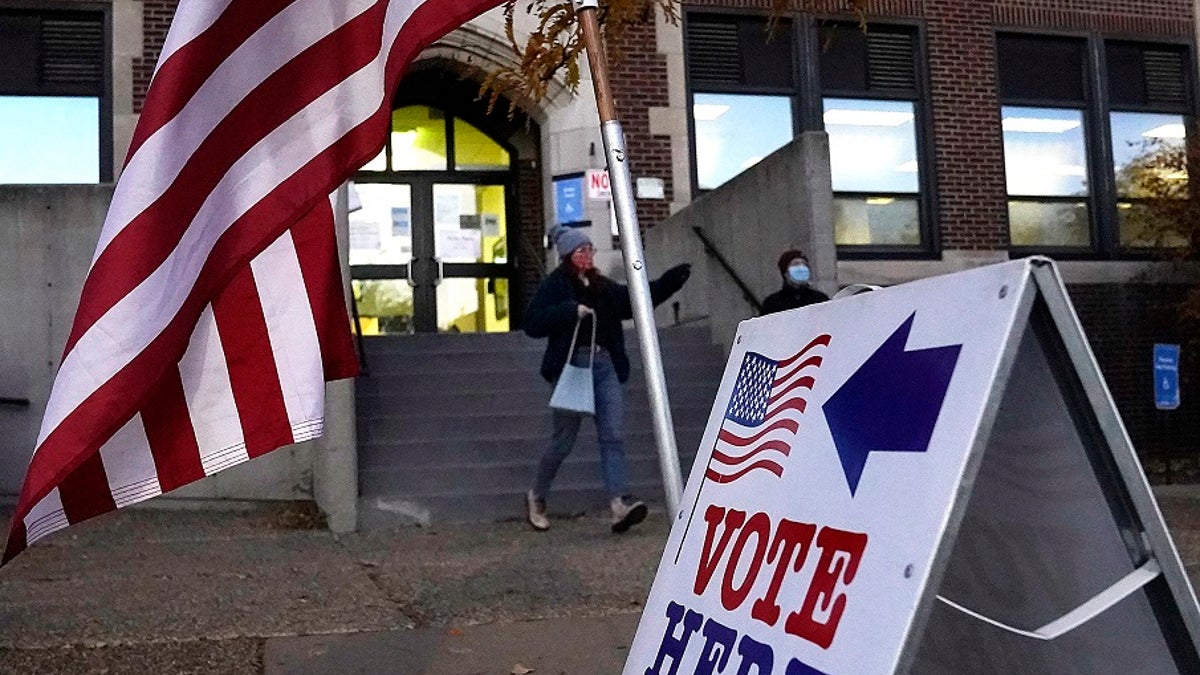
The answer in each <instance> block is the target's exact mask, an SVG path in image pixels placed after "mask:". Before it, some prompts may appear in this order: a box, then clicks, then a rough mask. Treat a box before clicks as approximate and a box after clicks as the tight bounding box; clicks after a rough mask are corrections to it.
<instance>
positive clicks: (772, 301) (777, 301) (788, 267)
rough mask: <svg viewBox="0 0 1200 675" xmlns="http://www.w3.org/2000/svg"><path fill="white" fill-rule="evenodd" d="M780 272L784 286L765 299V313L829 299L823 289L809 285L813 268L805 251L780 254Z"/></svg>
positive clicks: (763, 311) (763, 309)
mask: <svg viewBox="0 0 1200 675" xmlns="http://www.w3.org/2000/svg"><path fill="white" fill-rule="evenodd" d="M779 274H780V276H782V277H783V288H781V289H779V290H778V291H775V292H774V293H772V294H770V295H768V296H767V299H766V300H763V307H762V313H763V315H764V316H765V315H767V314H774V313H775V312H782V311H784V310H788V309H796V308H797V307H804V306H805V305H812V304H816V303H818V302H825V301H826V300H828V299H829V296H828V295H825V294H824V293H822V292H821V291H818V290H817V289H815V288H813V287H811V286H809V282H810V281H811V280H812V268H810V267H809V266H808V258H805V257H804V252H803V251H798V250H796V249H791V250H788V251H784V252H783V255H781V256H779Z"/></svg>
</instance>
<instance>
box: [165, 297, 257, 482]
mask: <svg viewBox="0 0 1200 675" xmlns="http://www.w3.org/2000/svg"><path fill="white" fill-rule="evenodd" d="M179 377H180V379H181V380H182V381H183V396H184V400H186V401H187V408H188V417H190V418H191V420H192V428H193V429H195V431H196V445H197V446H198V447H199V448H200V464H201V466H203V467H204V474H205V475H206V476H211V475H212V474H214V473H216V471H218V470H219V469H218V468H214V467H221V466H223V465H224V463H225V461H226V460H227V459H229V458H230V457H237V458H238V460H237V461H245V460H246V459H249V458H250V457H249V455H247V454H246V444H245V438H244V436H243V435H242V421H241V417H240V416H239V415H238V410H237V403H236V402H235V401H234V400H233V390H232V389H231V387H230V384H229V368H228V366H227V365H226V363H225V350H224V349H223V348H222V347H221V337H220V334H219V333H218V332H217V321H216V317H215V316H214V315H213V311H212V307H211V306H210V307H206V308H205V309H204V313H203V314H201V315H200V322H199V323H197V324H196V331H195V332H194V333H193V334H192V339H191V342H189V343H188V348H187V352H186V353H185V354H184V355H183V360H181V361H180V362H179Z"/></svg>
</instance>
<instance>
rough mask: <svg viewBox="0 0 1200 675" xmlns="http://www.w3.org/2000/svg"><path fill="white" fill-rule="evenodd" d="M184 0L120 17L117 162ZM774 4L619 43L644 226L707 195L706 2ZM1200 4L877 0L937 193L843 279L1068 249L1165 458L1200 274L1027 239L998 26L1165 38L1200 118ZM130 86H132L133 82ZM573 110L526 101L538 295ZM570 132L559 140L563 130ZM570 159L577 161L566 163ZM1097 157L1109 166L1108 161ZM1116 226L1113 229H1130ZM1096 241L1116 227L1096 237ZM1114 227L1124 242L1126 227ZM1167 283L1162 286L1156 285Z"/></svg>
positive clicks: (530, 275) (1180, 413)
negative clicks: (1164, 360) (905, 33)
mask: <svg viewBox="0 0 1200 675" xmlns="http://www.w3.org/2000/svg"><path fill="white" fill-rule="evenodd" d="M176 2H177V0H142V1H141V2H137V3H134V2H117V3H114V4H113V7H114V11H115V12H116V13H117V14H118V17H117V20H116V21H114V25H115V26H116V28H115V29H114V30H121V29H122V28H126V29H128V28H131V25H130V24H131V23H132V22H133V21H135V20H136V22H137V25H136V29H137V30H136V31H133V30H128V31H127V34H125V35H122V36H120V38H121V39H119V40H116V42H117V43H118V48H117V49H116V50H115V52H116V53H115V56H114V63H117V66H118V67H117V70H121V69H122V68H123V67H124V66H123V65H122V64H121V63H120V62H119V59H118V58H117V57H119V58H121V59H123V58H127V59H128V63H127V66H128V71H127V72H125V73H118V76H116V77H115V78H114V81H115V86H116V88H117V89H118V90H117V91H115V92H114V94H113V96H114V98H115V99H116V101H117V103H116V105H115V116H116V117H117V118H118V119H117V129H116V131H115V132H114V135H115V137H116V138H115V140H114V142H113V146H114V155H115V156H116V163H117V164H119V163H120V159H121V157H123V149H122V143H123V142H127V138H128V137H129V136H130V135H131V134H132V120H134V119H135V118H136V117H135V116H136V114H137V113H138V112H140V110H141V106H142V102H143V100H144V97H145V93H146V90H147V88H148V86H149V82H150V78H151V74H152V72H153V69H154V65H155V63H156V61H157V59H158V54H159V51H160V50H161V47H162V43H163V41H164V39H165V37H166V33H167V30H168V28H169V26H170V22H171V19H172V17H173V14H174V10H175V6H176ZM770 4H771V3H770V2H768V0H694V1H691V2H686V3H684V4H683V6H682V8H681V9H682V11H683V17H684V18H683V20H682V24H681V25H678V26H673V25H669V24H667V23H664V22H662V21H659V22H658V23H656V24H653V25H645V26H641V27H637V28H635V29H633V30H631V31H630V32H629V33H628V34H627V35H626V37H625V39H624V41H623V42H622V43H621V44H615V45H613V46H612V50H611V51H612V52H613V53H614V54H619V57H618V58H617V59H616V60H615V62H614V63H613V67H612V84H613V88H614V96H615V99H616V102H617V106H618V110H619V115H620V119H621V121H622V124H623V126H624V130H625V134H626V137H627V141H628V149H629V157H630V162H631V173H632V174H633V176H634V177H643V176H645V177H656V178H660V179H662V180H663V183H664V186H665V195H664V198H662V199H644V200H639V202H638V215H639V219H640V221H641V225H642V226H643V227H644V228H649V227H654V226H655V225H657V224H659V223H661V222H663V221H664V220H666V219H667V218H669V217H670V215H671V214H672V213H673V212H675V211H677V210H678V209H680V208H683V207H684V206H686V205H687V204H689V203H690V202H691V201H692V200H693V199H694V198H695V197H697V196H698V195H699V194H700V190H699V188H698V185H697V183H696V167H695V162H696V152H697V150H696V148H695V143H694V141H693V138H692V136H691V134H692V133H693V132H694V121H693V120H692V118H691V112H690V111H691V109H692V102H691V101H690V100H689V96H691V95H692V93H693V92H694V91H695V90H696V88H695V87H694V84H695V83H694V82H692V81H691V80H689V71H688V65H687V57H688V54H687V47H686V44H685V42H686V41H685V37H684V36H685V33H686V32H687V30H688V25H689V21H690V20H691V19H690V17H693V16H695V15H697V14H705V15H710V16H730V17H737V16H746V17H756V18H759V19H761V18H763V17H765V16H766V15H767V14H768V13H769V7H770ZM118 6H119V7H118ZM844 7H845V4H844V3H843V2H840V1H838V0H811V1H809V2H804V1H797V2H795V3H794V8H795V10H794V12H793V13H792V14H790V16H789V17H788V18H790V19H791V21H792V23H793V24H794V25H797V26H799V25H801V24H805V25H808V26H810V27H812V28H811V30H812V32H813V34H815V33H816V31H818V30H820V29H821V28H822V27H823V26H826V25H829V24H837V23H839V22H841V23H843V24H847V25H853V24H856V23H857V22H858V20H859V17H858V16H857V15H855V14H852V13H847V12H845V11H844ZM1195 11H1196V10H1195V5H1194V4H1193V2H1192V1H1191V0H988V1H984V2H970V1H966V0H870V1H869V2H868V3H867V5H866V14H865V19H866V23H867V28H868V33H869V32H870V31H871V30H873V29H875V28H877V27H880V26H888V25H898V26H901V27H903V28H905V29H906V30H910V31H912V34H913V35H914V36H916V37H915V38H914V42H913V45H914V46H913V54H914V59H915V68H916V74H917V78H916V81H915V82H916V83H915V84H914V85H912V87H913V90H914V91H915V92H916V93H914V94H913V95H911V96H909V98H907V99H905V98H904V97H903V96H901V97H900V100H911V101H912V102H913V105H914V106H915V107H914V109H915V110H916V111H917V113H916V114H917V117H918V121H919V122H920V123H921V124H923V125H924V126H921V127H920V131H919V132H918V133H919V134H923V137H922V138H921V145H922V146H923V147H924V149H925V151H926V152H927V155H926V156H925V157H924V159H927V160H928V161H924V162H923V163H922V169H921V176H922V181H923V182H922V184H921V187H920V200H921V202H922V207H921V208H922V209H923V211H922V216H921V217H922V227H923V228H925V229H923V230H922V235H921V236H922V239H921V245H920V246H919V247H912V248H910V249H904V248H903V247H900V248H896V249H895V250H890V249H887V247H884V250H876V249H870V250H858V249H855V247H853V246H849V247H842V248H841V249H839V265H838V275H839V281H840V282H841V283H843V284H845V283H853V282H857V281H868V282H876V283H882V282H887V283H894V282H899V281H905V280H908V279H913V278H918V277H921V276H926V275H929V274H935V273H939V272H943V271H951V270H953V269H956V268H959V267H961V266H963V265H964V264H979V263H986V262H994V261H998V260H1003V259H1007V258H1008V257H1009V256H1010V255H1025V254H1028V253H1039V252H1044V253H1047V254H1051V255H1055V256H1056V257H1060V258H1064V259H1066V260H1067V261H1068V262H1065V263H1064V265H1063V269H1064V272H1065V274H1066V277H1067V280H1068V283H1069V287H1070V290H1071V293H1072V295H1073V297H1074V299H1075V301H1076V304H1077V306H1078V311H1079V313H1080V316H1081V318H1082V319H1083V321H1084V324H1085V328H1086V329H1087V331H1088V334H1089V337H1090V339H1091V342H1092V346H1093V348H1094V350H1095V351H1096V354H1097V357H1098V359H1099V361H1100V363H1101V366H1102V368H1103V370H1104V372H1105V373H1106V376H1107V377H1108V380H1109V384H1110V387H1111V388H1112V390H1113V392H1114V396H1115V398H1116V400H1117V402H1118V404H1119V407H1120V408H1121V411H1122V414H1123V416H1124V418H1125V420H1126V422H1127V424H1128V426H1129V429H1130V432H1131V434H1132V435H1133V436H1134V440H1135V445H1137V446H1138V447H1139V448H1140V449H1141V451H1142V452H1143V453H1144V454H1145V455H1147V457H1150V456H1152V455H1153V456H1157V455H1167V454H1171V453H1175V455H1176V456H1183V455H1186V454H1189V453H1190V454H1194V453H1197V452H1200V405H1198V400H1197V399H1198V397H1197V396H1196V395H1193V394H1192V392H1193V391H1194V390H1193V387H1195V386H1197V385H1200V373H1198V370H1200V361H1198V360H1197V358H1196V354H1195V353H1196V351H1197V349H1200V345H1189V344H1188V343H1189V340H1192V339H1193V338H1194V336H1190V335H1185V334H1183V333H1182V329H1181V328H1180V326H1179V324H1178V322H1177V321H1176V317H1175V312H1174V307H1175V304H1174V303H1175V300H1176V299H1177V298H1180V297H1182V294H1183V292H1184V289H1185V288H1186V283H1194V280H1192V279H1190V278H1189V277H1188V276H1187V275H1183V276H1180V275H1179V274H1175V273H1173V272H1169V271H1168V272H1163V270H1162V268H1161V267H1156V265H1155V263H1152V262H1149V260H1150V256H1149V255H1148V254H1146V253H1145V252H1144V251H1143V252H1138V251H1134V252H1132V254H1131V252H1130V251H1127V250H1124V249H1122V248H1121V247H1120V245H1119V243H1118V245H1113V244H1108V245H1100V246H1097V247H1095V250H1080V251H1074V252H1070V251H1068V252H1066V253H1063V251H1061V250H1057V249H1048V250H1046V251H1039V250H1037V247H1028V246H1026V247H1023V248H1021V249H1020V250H1019V251H1016V252H1013V251H1012V249H1013V244H1012V238H1011V233H1010V223H1009V219H1010V210H1009V209H1010V206H1009V203H1010V199H1011V195H1010V194H1009V190H1008V188H1007V186H1006V173H1005V162H1006V159H1005V137H1004V130H1003V129H1002V125H1001V113H1000V111H1001V109H1002V107H1003V106H1004V105H1007V103H1006V102H1005V100H1004V96H1003V94H1002V91H1001V90H1002V89H1003V87H1002V86H1001V73H1000V70H1001V68H1000V58H999V57H998V49H1000V46H999V40H998V36H1000V35H1008V34H1015V35H1034V36H1049V37H1066V38H1071V39H1077V40H1078V41H1080V43H1081V44H1084V43H1086V48H1087V49H1091V50H1092V52H1089V53H1087V54H1085V56H1084V60H1085V62H1087V63H1093V62H1095V61H1097V60H1098V59H1100V58H1101V57H1098V56H1097V54H1102V52H1098V51H1096V49H1098V48H1097V47H1096V45H1101V46H1103V45H1105V44H1108V42H1111V41H1119V42H1122V43H1139V44H1140V43H1147V44H1159V43H1165V44H1168V45H1170V46H1172V48H1179V49H1182V50H1183V51H1184V53H1186V55H1187V60H1186V84H1187V90H1188V94H1187V95H1188V97H1189V98H1188V103H1187V111H1186V114H1187V115H1188V116H1189V117H1194V112H1195V107H1196V102H1197V96H1196V95H1195V93H1194V90H1195V89H1196V87H1195V82H1196V81H1197V78H1196V77H1195V71H1196V55H1195V48H1194V47H1195V45H1194V42H1195V35H1196V16H1195ZM134 17H136V19H135V18H134ZM489 25H490V24H489ZM134 33H137V44H138V45H139V46H140V54H139V53H136V51H135V52H134V53H131V54H127V53H126V52H128V51H129V50H131V49H135V48H131V47H129V46H128V45H129V44H132V42H133V38H131V37H129V35H132V34H134ZM797 34H799V33H797ZM121 45H125V46H124V47H121ZM1101 48H1102V47H1101ZM796 49H797V51H796V58H795V60H796V75H795V82H794V83H793V85H792V86H794V87H795V91H796V92H798V93H796V94H795V98H796V99H797V100H800V99H804V97H808V99H807V100H806V102H805V101H802V102H801V103H799V104H796V105H794V107H793V110H794V111H796V115H797V119H799V120H801V121H800V122H798V123H797V128H803V129H806V130H807V129H820V121H819V120H820V113H819V109H817V112H815V113H814V112H813V110H806V109H805V108H804V106H805V105H810V106H811V105H819V101H820V96H821V92H820V84H819V82H815V81H814V80H815V79H819V68H817V67H816V66H815V65H814V64H812V63H808V62H806V61H805V59H806V58H810V57H811V58H810V60H812V59H816V60H820V58H821V57H820V56H819V55H817V52H816V51H810V52H803V51H802V50H800V49H799V47H796ZM123 50H124V51H123ZM805 54H808V55H809V56H805ZM1087 78H1091V79H1087ZM1085 80H1086V81H1087V83H1088V84H1087V85H1086V86H1087V87H1089V88H1090V89H1088V92H1089V93H1088V94H1087V95H1086V96H1084V98H1085V99H1088V101H1087V102H1086V103H1085V104H1081V106H1084V105H1088V106H1090V105H1093V104H1094V101H1092V100H1091V99H1093V98H1095V95H1094V94H1095V91H1103V90H1104V86H1103V83H1100V84H1097V81H1098V76H1096V75H1094V74H1092V73H1090V72H1089V74H1088V75H1087V76H1086V77H1085ZM587 85H588V83H587V82H585V83H584V90H583V91H582V92H581V93H582V94H583V96H582V98H583V99H587V98H588V95H587V92H586V87H587ZM121 87H125V88H126V89H124V90H120V88H121ZM814 91H815V92H816V93H815V94H814V93H813V92H814ZM126 97H128V99H129V100H128V102H125V99H126ZM567 99H571V97H570V95H568V94H561V95H560V102H561V101H562V100H567ZM814 101H816V103H815V104H814ZM584 102H585V103H586V101H584ZM1017 105H1021V104H1020V103H1017ZM556 106H559V107H556ZM582 107H584V108H586V106H582ZM563 110H564V108H563V107H562V106H561V105H560V103H552V104H550V103H548V104H545V105H542V106H541V107H539V106H538V105H529V106H526V110H525V112H526V113H528V114H529V116H530V119H531V120H533V121H534V122H535V125H537V126H540V130H535V131H532V132H531V133H532V134H533V135H535V136H540V138H538V139H537V140H538V141H539V142H540V143H539V142H535V143H534V146H536V147H535V150H534V151H533V152H534V155H530V154H529V153H528V152H527V153H525V154H524V155H521V156H520V157H518V158H517V160H516V161H515V162H514V170H513V175H514V176H515V178H514V183H515V186H514V187H515V190H514V194H515V196H516V200H517V203H516V208H515V209H514V212H515V217H516V218H517V219H518V220H519V223H517V224H516V225H517V226H516V227H515V228H510V230H511V231H512V232H513V234H514V236H517V237H519V239H520V241H519V242H513V243H512V244H511V248H512V249H513V250H514V251H516V252H517V253H516V256H517V257H518V258H519V259H521V260H522V261H523V262H522V264H521V267H520V269H519V270H518V271H517V273H516V275H515V276H514V277H513V279H512V280H513V281H514V282H515V283H516V284H517V285H518V286H520V287H522V288H523V289H524V290H525V295H526V297H528V295H527V294H528V292H529V291H530V290H531V289H532V288H533V286H534V285H535V284H536V283H537V281H538V279H539V278H540V275H541V273H542V270H543V264H542V263H543V260H542V257H543V256H544V255H545V248H544V241H543V238H542V235H543V233H544V232H545V229H546V227H547V224H548V223H549V222H552V221H553V217H554V216H553V213H552V211H553V207H552V203H553V188H552V186H551V182H552V180H553V179H554V178H556V177H557V176H558V175H561V174H564V173H569V172H572V171H576V170H580V169H583V168H589V167H588V166H587V162H588V161H589V160H588V159H587V158H586V157H584V155H585V154H586V147H587V146H588V141H589V139H591V140H593V141H594V142H595V144H596V145H598V141H599V134H598V132H596V131H595V129H594V121H592V120H594V118H592V120H589V119H587V115H578V114H576V112H575V110H574V109H572V112H571V114H572V115H575V116H576V117H578V118H579V120H577V121H573V122H571V124H572V125H575V126H571V125H568V124H564V123H562V122H561V121H560V118H561V117H562V116H565V113H564V112H563ZM1099 110H1101V111H1106V110H1107V109H1099ZM1092 114H1093V113H1092V111H1091V109H1088V110H1085V111H1084V113H1083V115H1084V116H1085V117H1086V116H1087V115H1092ZM806 115H807V116H808V117H805V116H806ZM122 116H124V119H122ZM1093 116H1094V115H1093ZM918 126H920V125H918ZM585 127H591V128H590V129H587V128H585ZM530 128H534V127H530ZM1095 135H1097V136H1098V135H1099V134H1098V133H1097V134H1095ZM552 138H553V139H555V140H554V142H553V143H551V142H549V141H548V139H552ZM123 139H124V140H123ZM570 153H575V155H577V156H575V157H574V158H568V159H563V158H564V157H567V156H568V155H569V154H570ZM1096 166H1097V164H1096V163H1093V165H1092V169H1095V167H1096ZM590 168H596V167H594V166H592V167H590ZM1092 173H1093V174H1094V173H1095V172H1094V171H1093V172H1092ZM1110 178H1111V176H1110ZM1110 182H1111V181H1110ZM1089 187H1090V186H1089ZM836 189H837V187H836V186H835V190H836ZM1092 189H1093V190H1100V189H1101V188H1100V187H1099V186H1097V187H1094V188H1092ZM1082 199H1083V198H1081V200H1082ZM1089 199H1090V200H1091V202H1092V207H1096V205H1097V203H1098V200H1097V199H1096V198H1095V197H1094V196H1093V197H1090V198H1089ZM1110 206H1111V205H1110ZM1109 210H1110V211H1111V214H1110V215H1108V216H1104V217H1105V218H1109V219H1110V220H1114V219H1115V218H1116V216H1115V214H1116V211H1115V206H1114V207H1112V208H1111V209H1109ZM1093 218H1095V219H1096V220H1102V219H1103V218H1102V217H1101V216H1100V215H1098V214H1093ZM602 225H603V224H601V226H598V228H596V229H594V230H593V238H596V234H597V233H598V232H602V231H604V230H605V229H606V228H604V227H602ZM1109 226H1110V229H1111V227H1112V223H1109ZM1101 234H1103V231H1102V232H1101ZM1093 236H1099V235H1096V234H1095V233H1093ZM1105 236H1111V237H1113V238H1114V241H1115V235H1112V234H1111V232H1109V233H1108V234H1107V235H1105ZM963 261H966V263H964V262H963ZM1151 278H1153V279H1155V281H1154V282H1150V281H1148V279H1151ZM516 297H517V298H520V297H521V296H520V295H517V296H516ZM519 301H520V300H518V302H519ZM518 311H519V310H518ZM1155 342H1174V343H1182V344H1184V345H1185V346H1184V352H1183V353H1184V360H1183V371H1182V385H1183V392H1184V393H1183V397H1182V400H1183V405H1182V407H1181V408H1179V409H1178V410H1174V411H1160V410H1156V409H1154V407H1153V405H1152V396H1151V387H1152V384H1153V383H1152V382H1151V379H1150V373H1151V368H1150V364H1151V360H1150V349H1151V346H1152V345H1153V344H1154V343H1155ZM1163 466H1164V467H1165V466H1167V465H1166V464H1164V465H1163ZM1152 468H1153V467H1152Z"/></svg>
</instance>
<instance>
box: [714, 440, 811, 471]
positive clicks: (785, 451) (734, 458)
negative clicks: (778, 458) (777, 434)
mask: <svg viewBox="0 0 1200 675" xmlns="http://www.w3.org/2000/svg"><path fill="white" fill-rule="evenodd" d="M764 452H777V453H779V454H781V455H783V456H784V457H787V456H788V455H790V454H791V452H792V446H790V445H788V444H787V442H786V441H781V440H774V441H767V442H766V443H763V444H762V445H758V446H755V447H754V448H753V449H751V450H748V451H747V452H744V453H742V454H740V455H730V454H728V453H726V452H723V451H721V450H713V454H712V458H713V459H714V460H715V461H717V462H720V463H721V464H728V465H734V464H741V463H742V462H744V461H746V460H748V459H750V458H751V457H754V456H755V455H761V454H762V453H764Z"/></svg>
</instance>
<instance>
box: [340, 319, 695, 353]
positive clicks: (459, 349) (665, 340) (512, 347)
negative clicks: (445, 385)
mask: <svg viewBox="0 0 1200 675" xmlns="http://www.w3.org/2000/svg"><path fill="white" fill-rule="evenodd" d="M658 341H659V344H660V345H661V346H662V348H663V351H664V352H666V351H669V350H671V349H674V348H677V347H682V346H689V345H702V346H708V347H711V348H713V349H714V350H716V349H717V347H715V346H714V345H713V344H712V338H711V335H710V333H709V332H708V330H707V329H705V328H698V327H682V328H666V329H660V330H659V332H658ZM637 344H638V341H637V334H636V333H635V332H634V331H632V330H627V331H625V345H626V349H627V350H628V351H630V352H636V351H637V348H636V345H637ZM545 345H546V342H545V338H531V337H528V336H527V335H525V334H524V333H522V332H519V331H518V332H510V333H461V334H449V333H443V334H416V335H380V336H369V337H364V338H363V349H364V351H365V352H366V354H367V357H368V358H370V357H373V356H384V355H389V354H461V353H468V352H491V353H496V352H514V351H515V352H520V351H536V352H540V351H542V350H544V349H545V348H546V346H545Z"/></svg>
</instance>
